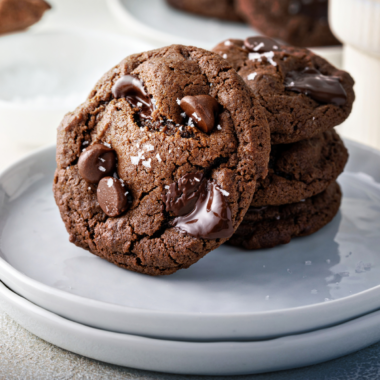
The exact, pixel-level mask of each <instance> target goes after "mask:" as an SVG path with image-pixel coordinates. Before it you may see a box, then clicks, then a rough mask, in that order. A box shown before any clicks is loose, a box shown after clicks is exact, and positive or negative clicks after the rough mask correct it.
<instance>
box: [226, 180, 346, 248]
mask: <svg viewBox="0 0 380 380" xmlns="http://www.w3.org/2000/svg"><path fill="white" fill-rule="evenodd" d="M341 198H342V193H341V191H340V188H339V185H338V184H337V183H336V182H333V183H332V184H331V185H330V186H329V187H328V188H327V189H326V190H325V191H324V192H322V193H320V194H318V195H315V196H314V197H311V198H308V199H305V201H304V202H298V203H292V204H288V205H283V206H267V207H265V206H264V207H259V208H254V207H251V208H250V209H249V210H248V212H247V214H246V216H245V217H244V220H243V222H242V223H241V224H240V226H239V228H238V229H237V230H236V232H235V234H234V235H233V236H232V238H231V239H230V240H229V241H228V244H230V245H234V246H239V247H243V248H246V249H262V248H271V247H275V246H276V245H279V244H287V243H289V242H290V240H291V239H292V238H294V237H297V236H307V235H311V234H312V233H314V232H317V231H318V230H319V229H321V228H322V227H324V226H325V225H326V224H328V223H329V222H330V221H331V220H332V219H333V218H334V216H335V215H336V214H337V212H338V210H339V206H340V202H341Z"/></svg>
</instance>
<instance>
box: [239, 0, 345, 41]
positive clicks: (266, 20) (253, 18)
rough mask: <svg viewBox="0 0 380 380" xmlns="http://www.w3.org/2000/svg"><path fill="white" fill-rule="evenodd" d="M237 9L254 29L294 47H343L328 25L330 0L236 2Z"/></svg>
mask: <svg viewBox="0 0 380 380" xmlns="http://www.w3.org/2000/svg"><path fill="white" fill-rule="evenodd" d="M236 7H237V11H238V13H239V14H240V15H241V17H242V18H243V19H245V20H246V21H247V22H249V23H250V24H251V25H252V26H253V27H254V28H256V29H258V30H260V31H261V32H262V33H264V34H265V35H267V36H270V37H274V38H279V39H281V40H283V41H285V42H287V43H289V44H291V45H295V46H300V47H305V46H328V45H339V44H340V42H339V41H338V40H337V39H336V38H335V36H334V35H333V34H332V33H331V30H330V27H329V25H328V20H327V10H328V1H327V0H236Z"/></svg>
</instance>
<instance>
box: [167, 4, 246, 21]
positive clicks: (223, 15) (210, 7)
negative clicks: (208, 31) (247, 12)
mask: <svg viewBox="0 0 380 380" xmlns="http://www.w3.org/2000/svg"><path fill="white" fill-rule="evenodd" d="M166 1H167V3H168V4H169V5H171V6H172V7H174V8H177V9H179V10H181V11H184V12H189V13H194V14H197V15H200V16H205V17H212V18H219V19H222V20H229V21H241V18H240V16H239V15H238V14H237V13H236V10H235V4H234V0H166Z"/></svg>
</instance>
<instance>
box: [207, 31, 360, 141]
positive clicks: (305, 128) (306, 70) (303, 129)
mask: <svg viewBox="0 0 380 380" xmlns="http://www.w3.org/2000/svg"><path fill="white" fill-rule="evenodd" d="M213 51H214V52H216V53H218V54H220V55H221V56H222V57H223V58H225V59H226V60H228V61H229V62H230V63H231V65H232V66H233V67H234V68H235V69H236V70H237V72H238V74H239V75H240V76H241V77H242V78H243V79H244V81H245V82H246V83H247V84H248V86H249V87H250V88H251V89H252V91H253V92H254V94H255V97H257V98H258V99H259V101H260V103H261V105H262V106H263V107H264V108H265V110H266V115H267V119H268V122H269V126H270V129H271V140H272V144H288V143H291V142H295V141H300V140H304V139H308V138H311V137H313V136H316V135H318V134H320V133H322V132H324V131H327V130H328V129H330V128H333V127H335V126H337V125H339V124H341V123H342V122H343V121H344V120H345V119H346V118H347V117H348V115H349V114H350V112H351V109H352V104H353V102H354V100H355V94H354V90H353V86H354V80H353V79H352V78H351V76H350V75H349V74H348V73H347V72H345V71H342V70H338V69H337V68H335V67H334V66H332V65H331V64H330V63H328V62H327V61H326V60H325V59H323V58H322V57H319V56H318V55H316V54H314V53H312V52H311V51H310V50H307V49H302V48H294V47H288V46H280V45H278V44H277V43H276V42H275V41H274V40H272V39H271V38H267V37H249V38H247V39H246V40H245V41H242V40H233V39H230V40H227V41H224V42H221V43H220V44H218V45H217V46H215V48H214V49H213Z"/></svg>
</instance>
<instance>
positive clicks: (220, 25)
mask: <svg viewBox="0 0 380 380" xmlns="http://www.w3.org/2000/svg"><path fill="white" fill-rule="evenodd" d="M108 6H109V9H110V10H111V12H112V14H113V15H114V16H115V18H116V19H117V20H118V21H119V22H120V24H121V25H122V26H123V27H124V28H125V30H127V31H128V32H129V33H133V34H135V35H136V36H140V37H143V38H144V39H146V40H148V41H150V42H151V43H155V44H157V46H165V45H171V44H175V43H178V44H184V45H195V46H199V47H202V48H205V49H212V48H213V47H214V46H215V45H216V44H217V43H219V42H221V41H223V40H226V39H228V38H240V39H245V38H246V37H248V36H254V35H261V34H262V33H260V32H259V31H257V30H255V29H253V28H250V27H249V26H248V25H246V24H243V23H239V22H231V21H222V20H217V19H212V18H206V17H201V16H197V15H193V14H190V13H186V12H181V11H179V10H176V9H174V8H171V7H170V6H169V5H168V4H167V3H166V1H165V0H143V1H141V0H108ZM312 50H313V51H315V52H316V53H317V54H319V55H321V56H323V57H325V58H326V59H327V60H329V61H330V62H331V63H332V64H334V65H335V66H337V67H341V64H342V48H341V47H339V46H332V47H320V48H314V49H312Z"/></svg>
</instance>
